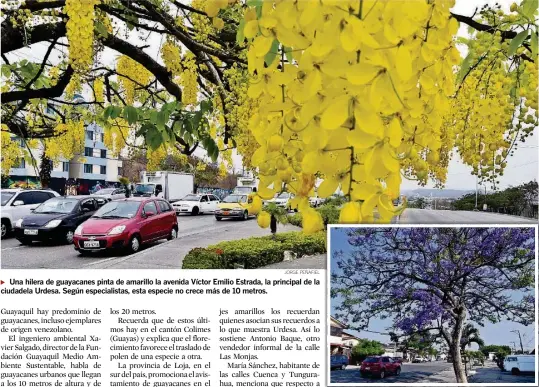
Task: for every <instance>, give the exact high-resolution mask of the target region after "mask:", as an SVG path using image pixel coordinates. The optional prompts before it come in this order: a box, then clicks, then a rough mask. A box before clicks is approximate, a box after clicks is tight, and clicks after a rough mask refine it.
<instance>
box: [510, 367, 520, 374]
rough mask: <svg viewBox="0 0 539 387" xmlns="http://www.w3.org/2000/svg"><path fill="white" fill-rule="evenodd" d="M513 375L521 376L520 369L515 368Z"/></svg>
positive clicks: (512, 371)
mask: <svg viewBox="0 0 539 387" xmlns="http://www.w3.org/2000/svg"><path fill="white" fill-rule="evenodd" d="M511 373H512V374H513V375H520V370H519V369H518V368H513V369H512V370H511Z"/></svg>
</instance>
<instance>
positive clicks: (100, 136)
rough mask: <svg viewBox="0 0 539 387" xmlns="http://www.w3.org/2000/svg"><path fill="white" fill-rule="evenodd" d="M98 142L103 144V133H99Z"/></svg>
mask: <svg viewBox="0 0 539 387" xmlns="http://www.w3.org/2000/svg"><path fill="white" fill-rule="evenodd" d="M99 141H101V142H105V133H99Z"/></svg>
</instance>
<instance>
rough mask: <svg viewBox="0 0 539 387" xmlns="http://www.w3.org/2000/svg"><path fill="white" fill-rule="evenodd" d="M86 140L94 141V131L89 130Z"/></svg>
mask: <svg viewBox="0 0 539 387" xmlns="http://www.w3.org/2000/svg"><path fill="white" fill-rule="evenodd" d="M86 138H87V139H88V140H91V141H94V131H93V130H87V131H86Z"/></svg>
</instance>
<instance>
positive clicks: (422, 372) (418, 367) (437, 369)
mask: <svg viewBox="0 0 539 387" xmlns="http://www.w3.org/2000/svg"><path fill="white" fill-rule="evenodd" d="M450 370H451V364H450V363H447V362H444V361H435V362H430V363H419V364H411V363H404V364H403V365H402V372H401V374H400V375H399V376H394V375H391V376H387V377H386V378H385V379H382V380H380V379H377V378H362V377H361V375H360V373H359V367H357V366H348V367H347V368H346V369H344V370H334V371H331V376H330V378H331V383H418V382H422V381H425V380H428V382H429V383H444V382H447V380H446V379H447V377H446V376H445V375H444V374H447V373H448V372H449V371H450ZM438 375H440V377H438Z"/></svg>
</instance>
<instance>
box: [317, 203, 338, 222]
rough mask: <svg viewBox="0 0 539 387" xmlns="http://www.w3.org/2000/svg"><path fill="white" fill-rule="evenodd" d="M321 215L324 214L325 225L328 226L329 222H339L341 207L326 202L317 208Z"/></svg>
mask: <svg viewBox="0 0 539 387" xmlns="http://www.w3.org/2000/svg"><path fill="white" fill-rule="evenodd" d="M316 210H317V211H318V212H319V213H320V215H322V219H324V225H325V226H326V227H327V225H328V224H337V223H339V212H340V210H339V208H337V206H335V205H332V204H326V203H324V204H323V205H321V206H320V207H318V208H317V209H316Z"/></svg>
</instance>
